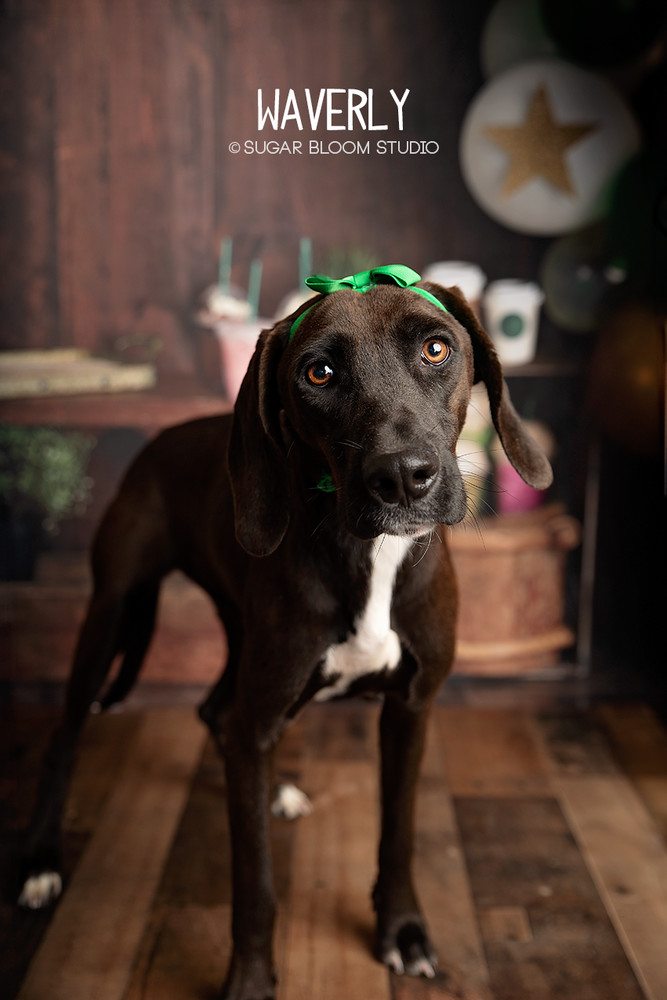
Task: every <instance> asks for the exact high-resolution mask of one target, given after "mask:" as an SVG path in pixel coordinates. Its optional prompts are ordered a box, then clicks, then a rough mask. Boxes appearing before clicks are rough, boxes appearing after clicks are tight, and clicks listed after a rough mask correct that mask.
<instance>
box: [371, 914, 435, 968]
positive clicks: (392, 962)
mask: <svg viewBox="0 0 667 1000" xmlns="http://www.w3.org/2000/svg"><path fill="white" fill-rule="evenodd" d="M381 957H382V962H383V963H384V964H385V965H386V966H387V967H388V968H389V969H391V971H392V972H394V973H396V975H398V976H402V975H406V976H424V977H425V978H426V979H434V978H435V974H436V970H437V968H438V961H437V958H436V955H435V952H434V950H433V948H432V947H431V943H430V941H429V939H428V936H427V934H426V931H425V929H424V927H423V926H422V925H421V923H418V922H416V921H413V920H410V921H408V922H406V923H405V924H403V925H402V926H401V927H400V929H399V930H398V932H397V933H396V936H395V939H394V941H393V942H392V943H391V944H390V943H385V947H384V948H383V949H382V955H381Z"/></svg>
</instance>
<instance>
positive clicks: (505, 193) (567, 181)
mask: <svg viewBox="0 0 667 1000" xmlns="http://www.w3.org/2000/svg"><path fill="white" fill-rule="evenodd" d="M598 127H599V126H598V124H597V123H595V122H580V123H578V124H577V123H570V124H567V125H562V124H560V123H559V122H557V121H556V120H555V118H554V115H553V109H552V107H551V102H550V101H549V95H548V94H547V91H546V87H545V86H544V84H541V85H540V86H539V87H538V88H537V90H536V91H535V92H534V94H533V96H532V98H531V100H530V104H529V106H528V109H527V111H526V117H525V118H524V120H523V121H522V122H521V124H519V125H487V126H486V128H484V129H483V132H484V134H485V135H486V136H487V137H488V138H489V139H490V140H491V142H493V143H494V144H495V145H496V146H499V147H500V148H501V149H502V150H503V151H504V152H505V153H507V154H508V156H509V164H508V167H507V173H506V174H505V180H504V182H503V188H502V191H501V197H502V198H509V197H510V195H512V194H514V192H515V191H516V190H518V188H520V187H523V185H524V184H527V183H528V181H530V180H532V179H533V178H534V177H542V178H543V179H544V180H545V181H547V182H548V183H549V184H551V185H552V186H553V187H555V188H557V189H558V190H559V191H564V192H565V194H573V195H576V193H577V192H576V189H575V187H574V185H573V183H572V179H571V177H570V171H569V169H568V165H567V161H566V159H565V153H566V152H567V150H568V149H569V148H570V146H573V145H574V144H575V143H576V142H579V140H580V139H583V138H584V136H586V135H589V134H590V133H591V132H594V131H595V130H596V129H597V128H598Z"/></svg>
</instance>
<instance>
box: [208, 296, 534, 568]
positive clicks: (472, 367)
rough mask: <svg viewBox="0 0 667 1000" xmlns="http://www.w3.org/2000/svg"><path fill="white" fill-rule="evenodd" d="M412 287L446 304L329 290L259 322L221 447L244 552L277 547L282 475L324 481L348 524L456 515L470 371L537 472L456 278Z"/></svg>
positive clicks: (284, 519)
mask: <svg viewBox="0 0 667 1000" xmlns="http://www.w3.org/2000/svg"><path fill="white" fill-rule="evenodd" d="M419 287H421V288H422V289H424V290H426V291H428V292H429V293H430V295H431V296H434V297H435V298H436V299H437V300H438V302H439V303H441V304H442V306H444V307H445V308H444V309H442V308H440V307H439V306H438V305H437V304H436V303H435V302H433V301H432V300H429V299H428V298H426V297H424V296H423V295H421V294H415V290H414V288H399V287H396V286H394V285H387V284H383V285H377V286H375V287H372V288H370V289H368V290H367V291H366V292H365V293H364V294H359V292H357V291H354V290H352V289H350V290H341V291H336V293H335V294H331V295H323V296H321V297H320V298H319V299H316V300H315V304H314V305H313V304H312V302H311V303H309V304H308V306H307V307H302V309H300V310H299V311H297V313H295V314H294V315H292V316H290V317H288V318H287V319H285V320H283V321H282V322H279V323H277V324H276V325H275V326H274V327H273V328H272V329H270V330H265V331H264V332H263V333H262V334H261V335H260V338H259V340H258V343H257V347H256V350H255V353H254V355H253V358H252V360H251V362H250V365H249V367H248V371H247V374H246V376H245V379H244V382H243V384H242V386H241V390H240V392H239V396H238V399H237V402H236V407H235V412H234V422H233V428H232V435H231V441H230V447H229V455H228V464H229V471H230V477H231V483H232V491H233V495H234V509H235V519H236V536H237V539H238V541H239V542H240V544H241V545H242V546H243V547H244V548H245V549H246V550H247V551H248V552H250V553H251V554H253V555H258V556H259V555H267V554H269V553H271V552H272V551H274V549H276V548H277V547H278V545H279V544H280V542H281V541H282V538H283V537H284V534H285V532H286V530H287V526H288V523H289V518H290V489H295V488H296V489H301V490H303V491H308V490H315V489H317V488H319V489H325V490H329V491H331V493H332V503H335V504H336V508H337V512H338V516H339V518H340V519H341V522H342V524H343V525H344V526H345V527H346V528H347V530H348V531H349V532H351V533H352V534H353V535H355V536H357V537H359V538H372V537H375V536H377V535H379V534H382V533H389V534H399V535H414V536H417V535H419V534H422V533H424V532H426V531H428V530H431V529H432V528H433V527H434V526H435V525H437V524H455V523H456V522H458V521H460V520H461V519H462V518H463V517H464V515H465V512H466V495H465V488H464V485H463V481H462V478H461V473H460V471H459V468H458V465H457V462H456V457H455V448H456V442H457V439H458V436H459V434H460V432H461V428H462V427H463V423H464V421H465V417H466V411H467V407H468V401H469V398H470V391H471V388H472V385H473V383H474V382H477V381H479V380H482V381H483V382H484V383H485V385H486V388H487V392H488V396H489V401H490V406H491V413H492V417H493V422H494V424H495V427H496V430H497V432H498V436H499V438H500V441H501V443H502V446H503V448H504V450H505V452H506V454H507V457H508V458H509V460H510V462H511V463H512V465H513V466H514V468H515V469H516V470H517V472H518V473H519V475H520V476H521V477H522V478H523V479H524V480H525V481H526V482H527V483H529V484H530V485H531V486H535V487H537V488H539V489H545V488H546V487H547V486H548V485H549V484H550V482H551V478H552V474H551V468H550V466H549V463H548V461H547V459H546V457H545V456H544V455H543V453H542V452H541V450H540V449H539V448H538V446H537V445H536V444H535V442H534V441H533V439H532V438H531V437H530V436H529V434H528V433H527V431H526V429H525V428H524V426H523V424H522V422H521V420H520V418H519V416H518V414H517V413H516V411H515V409H514V407H513V406H512V403H511V401H510V398H509V393H508V390H507V385H506V383H505V381H504V379H503V374H502V370H501V366H500V362H499V361H498V358H497V355H496V352H495V350H494V348H493V345H492V343H491V341H490V339H489V337H488V336H487V334H486V333H485V331H484V330H483V329H482V327H481V325H480V323H479V321H478V320H477V318H476V316H475V314H474V313H473V311H472V309H471V308H470V307H469V306H468V304H467V303H466V301H465V299H464V298H463V296H462V294H461V292H460V291H459V290H458V289H457V288H441V287H440V286H439V285H435V284H431V283H428V282H424V283H421V284H420V286H419ZM301 313H303V316H302V317H301V318H299V317H300V314H301ZM295 320H299V321H298V323H295ZM311 495H312V493H311Z"/></svg>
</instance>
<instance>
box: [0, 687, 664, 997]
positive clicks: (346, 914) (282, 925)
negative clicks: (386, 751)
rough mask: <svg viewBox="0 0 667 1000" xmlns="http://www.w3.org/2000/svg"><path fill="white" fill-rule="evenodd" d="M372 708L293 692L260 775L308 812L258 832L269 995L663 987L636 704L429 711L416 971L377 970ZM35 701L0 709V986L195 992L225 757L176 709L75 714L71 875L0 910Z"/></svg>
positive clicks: (224, 913)
mask: <svg viewBox="0 0 667 1000" xmlns="http://www.w3.org/2000/svg"><path fill="white" fill-rule="evenodd" d="M377 715H378V706H377V705H376V704H369V703H361V702H360V703H355V702H350V703H343V704H336V705H317V706H312V707H310V708H309V709H308V710H307V711H306V712H305V713H304V714H303V715H302V717H301V718H300V719H299V720H298V721H297V723H295V725H294V726H293V727H292V729H291V730H290V731H289V733H288V734H287V736H286V738H285V739H284V741H283V743H282V744H281V747H280V751H279V755H278V767H279V770H280V772H281V773H282V774H284V775H285V776H286V777H288V778H289V779H290V780H294V781H296V782H297V784H299V786H300V787H302V788H303V789H304V790H305V791H306V792H307V793H308V794H309V795H310V796H311V798H312V800H313V802H314V805H315V811H314V813H313V814H312V815H311V816H309V817H306V818H304V819H302V820H299V821H297V822H296V823H288V822H286V821H278V820H276V821H275V822H274V825H273V845H274V859H275V867H276V886H277V892H278V897H279V903H280V916H279V922H278V928H277V936H276V950H277V963H278V972H279V980H280V983H279V996H280V997H281V998H282V1000H313V998H315V1000H349V998H352V997H354V998H356V997H359V998H364V1000H385V998H386V1000H436V998H440V1000H454V998H458V1000H563V998H567V1000H665V998H666V997H667V958H666V957H665V956H666V952H665V942H667V848H666V837H667V733H666V732H665V730H664V729H663V728H662V727H661V725H660V723H659V721H658V719H657V718H656V716H655V715H654V714H653V713H652V712H651V711H650V709H649V708H647V707H646V706H645V705H632V704H628V705H617V706H612V705H607V706H604V707H598V708H593V709H590V710H588V711H585V712H584V711H582V712H573V711H570V710H567V709H562V710H561V709H558V710H551V711H547V710H542V711H530V710H527V709H518V708H517V709H513V708H495V709H489V708H478V707H468V706H464V705H456V706H450V705H438V706H437V708H436V711H435V715H434V720H433V725H432V727H431V729H430V732H429V737H428V742H427V749H426V755H425V760H424V766H423V770H422V776H421V782H420V786H419V803H418V814H417V838H416V847H417V853H416V879H417V884H418V888H419V890H420V894H421V897H422V902H423V906H424V910H425V913H426V916H427V920H428V923H429V925H430V928H431V934H432V937H433V940H434V943H435V945H436V948H437V950H438V953H439V956H440V971H439V973H438V977H437V979H435V980H434V981H430V982H426V981H412V980H407V979H404V978H400V977H396V976H393V975H390V974H389V973H388V972H387V971H386V970H385V969H384V968H383V967H382V966H380V965H379V964H378V963H377V962H375V961H374V959H373V957H372V954H371V949H372V941H373V914H372V910H371V906H370V897H369V893H370V888H371V884H372V881H373V876H374V864H375V850H376V842H377V817H376V787H377V786H376V770H377V751H376V736H375V732H376V724H377ZM53 718H54V713H53V710H52V709H46V708H35V707H23V708H15V709H12V710H11V711H6V712H5V713H4V715H3V717H2V720H1V730H0V747H1V749H2V760H3V776H2V781H1V782H0V816H1V819H2V831H3V832H2V843H1V848H2V852H1V858H0V860H1V862H2V875H3V900H2V904H1V909H0V937H1V939H2V942H3V945H2V956H1V958H0V995H1V996H2V998H3V1000H14V998H15V997H19V998H20V1000H60V998H63V1000H64V998H67V1000H84V998H86V1000H88V998H95V1000H186V998H199V1000H213V998H214V997H215V996H216V995H217V991H218V990H219V987H220V984H221V982H222V979H223V976H224V971H225V967H226V962H227V958H228V955H229V947H230V938H229V917H230V903H231V899H230V857H229V843H228V836H227V819H226V815H225V787H224V777H223V772H222V766H221V763H220V761H219V760H218V757H217V755H216V753H215V751H214V748H213V747H212V745H211V742H210V740H208V739H207V738H206V736H205V733H204V730H203V727H201V726H200V725H199V724H198V723H197V722H196V720H195V718H194V714H193V711H192V709H191V708H166V709H165V708H152V709H144V710H134V709H132V710H129V709H128V710H126V711H125V712H124V713H122V714H117V715H108V716H102V717H96V718H91V720H90V722H89V724H88V727H87V729H86V732H85V736H84V741H83V749H82V753H81V755H80V757H79V763H78V765H77V768H76V772H75V777H74V783H73V787H72V792H71V795H70V799H69V803H68V807H67V816H66V827H67V833H66V867H67V874H68V888H67V891H66V893H65V895H64V897H63V899H62V900H61V902H60V903H59V905H58V906H57V907H56V908H55V909H54V910H53V911H49V912H47V913H25V912H21V911H19V910H17V909H16V908H15V907H14V906H13V903H12V892H11V874H12V856H13V851H14V850H15V849H16V846H17V844H18V843H19V842H20V831H21V830H22V828H23V827H24V825H25V823H26V821H27V817H28V813H29V809H30V803H31V796H32V793H33V791H34V785H35V780H36V774H37V767H38V761H39V756H40V753H41V751H42V750H43V747H44V742H45V739H46V735H47V733H48V729H49V726H50V725H51V723H52V721H53Z"/></svg>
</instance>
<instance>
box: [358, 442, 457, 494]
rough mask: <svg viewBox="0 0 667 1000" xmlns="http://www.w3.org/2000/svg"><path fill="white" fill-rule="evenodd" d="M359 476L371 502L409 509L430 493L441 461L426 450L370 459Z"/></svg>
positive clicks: (412, 450)
mask: <svg viewBox="0 0 667 1000" xmlns="http://www.w3.org/2000/svg"><path fill="white" fill-rule="evenodd" d="M362 475H363V480H364V485H365V487H366V489H367V491H368V493H369V494H370V495H371V497H373V499H374V500H376V501H378V502H379V503H382V504H390V505H400V506H403V507H408V506H410V505H411V504H413V503H416V502H418V501H419V500H422V499H424V498H425V497H426V496H427V494H428V493H429V492H430V490H431V488H432V486H433V485H434V483H435V482H436V481H437V479H438V476H439V475H440V459H439V457H438V455H437V454H436V452H434V451H432V450H431V449H428V448H422V449H410V450H405V451H397V452H392V453H389V454H380V455H371V456H369V457H368V458H367V459H366V461H365V462H364V467H363V470H362Z"/></svg>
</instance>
